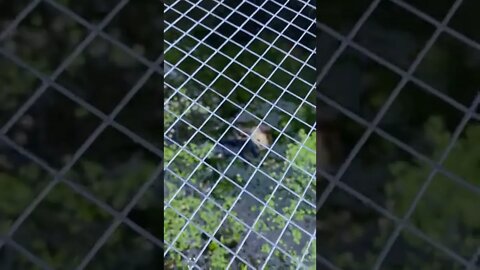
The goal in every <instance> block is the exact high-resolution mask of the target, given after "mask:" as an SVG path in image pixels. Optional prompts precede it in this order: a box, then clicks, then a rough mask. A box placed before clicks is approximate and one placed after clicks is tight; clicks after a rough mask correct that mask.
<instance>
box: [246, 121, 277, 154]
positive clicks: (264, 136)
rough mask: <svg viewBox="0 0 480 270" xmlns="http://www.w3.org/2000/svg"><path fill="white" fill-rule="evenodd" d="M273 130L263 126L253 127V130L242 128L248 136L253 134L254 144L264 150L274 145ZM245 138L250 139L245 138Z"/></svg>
mask: <svg viewBox="0 0 480 270" xmlns="http://www.w3.org/2000/svg"><path fill="white" fill-rule="evenodd" d="M271 130H272V129H271V128H270V127H269V126H267V125H264V124H261V125H260V126H258V127H253V128H242V131H244V132H245V133H247V134H251V139H252V142H253V143H254V144H255V145H256V146H257V147H258V148H259V149H260V150H264V149H266V148H268V147H270V144H271V143H272V134H271ZM243 137H244V138H248V137H245V136H243Z"/></svg>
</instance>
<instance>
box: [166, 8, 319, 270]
mask: <svg viewBox="0 0 480 270" xmlns="http://www.w3.org/2000/svg"><path fill="white" fill-rule="evenodd" d="M289 3H290V4H289ZM291 3H292V2H288V1H287V2H285V1H278V2H276V1H270V2H268V1H267V2H262V3H260V2H258V3H257V2H254V1H242V2H234V1H230V2H229V1H197V2H193V1H170V2H167V3H166V6H165V16H166V20H165V21H166V26H165V35H166V38H165V56H166V61H165V67H166V73H165V86H166V93H167V94H166V95H165V98H166V101H165V107H166V109H165V112H166V114H167V115H168V114H170V117H171V118H172V120H171V121H166V130H165V134H166V136H165V140H166V144H167V145H171V148H169V146H167V148H166V151H167V150H168V151H171V153H169V154H166V164H165V168H166V175H165V181H166V188H167V190H168V191H167V193H166V198H167V200H166V204H165V207H164V211H165V213H168V212H169V210H171V213H172V214H173V215H178V216H181V217H182V218H183V223H184V224H185V225H184V226H183V227H181V228H178V230H177V229H176V228H170V229H171V230H173V231H175V233H172V234H171V237H168V234H167V235H166V238H165V242H166V244H167V245H168V247H167V248H166V250H165V255H166V256H167V260H172V261H174V260H175V258H174V256H169V255H170V254H169V252H170V249H171V248H172V247H174V246H176V245H179V246H183V245H185V242H188V241H189V240H191V238H194V237H195V236H193V235H194V233H193V232H192V230H199V231H200V232H201V234H203V235H204V237H203V238H204V240H202V241H201V243H198V244H196V243H192V244H190V245H188V246H189V249H190V250H189V253H190V256H191V262H190V263H191V264H192V265H194V266H195V265H196V266H199V267H200V268H202V269H204V268H210V267H219V268H222V269H223V268H225V269H230V268H240V269H242V268H243V267H246V268H253V269H257V268H258V269H264V268H265V267H280V268H282V267H289V268H292V267H293V268H302V267H305V265H312V263H314V262H312V261H308V260H306V259H307V258H306V256H305V254H306V253H307V251H308V250H309V248H310V247H311V246H312V245H313V244H314V243H313V240H314V239H315V236H314V230H312V228H313V227H314V225H313V224H314V222H313V221H314V218H313V217H314V211H313V209H314V206H315V204H314V203H315V202H314V200H313V199H312V194H314V187H315V186H314V179H315V177H314V171H315V170H314V166H315V163H314V162H310V164H305V165H310V166H309V167H308V166H307V167H305V165H301V163H300V164H299V163H298V162H295V160H299V159H300V158H299V157H298V156H299V153H300V152H302V151H303V153H304V155H309V156H310V158H311V160H314V159H315V149H314V148H315V147H314V144H313V145H312V144H311V143H310V144H306V141H307V140H309V139H310V140H311V138H314V135H313V133H314V132H315V118H314V117H311V116H314V114H315V105H314V103H315V101H314V99H313V92H314V79H315V77H314V74H315V68H314V66H315V63H314V59H315V47H314V42H315V34H314V32H313V31H314V29H315V25H314V17H313V15H314V14H315V13H314V11H315V9H314V5H312V4H310V3H302V2H296V4H297V5H293V6H292V5H291ZM262 13H263V14H262ZM279 14H284V15H282V16H280V15H279ZM287 16H291V18H289V19H286V18H288V17H287ZM302 20H303V21H302ZM299 21H301V22H299ZM299 23H303V25H304V26H303V28H302V27H301V26H299V25H298V24H299ZM280 25H282V26H283V28H280ZM306 30H309V31H306ZM289 31H290V32H289ZM295 35H296V38H295ZM305 40H310V41H313V42H310V44H308V43H305ZM312 75H313V76H312ZM281 76H284V77H285V78H282V77H281ZM302 88H303V89H302ZM297 89H298V90H297ZM182 102H183V103H184V104H182ZM175 110H176V111H175ZM167 115H166V119H167V118H168V116H167ZM281 115H282V116H283V119H281ZM309 116H310V117H309ZM280 120H283V121H284V122H283V123H281V122H280ZM262 126H268V127H269V129H271V130H272V133H275V136H274V137H275V138H274V139H273V141H271V142H267V141H260V142H259V143H260V144H261V145H260V146H261V147H263V148H266V149H265V150H264V151H263V152H262V153H261V154H260V155H259V156H257V157H249V156H248V155H244V154H243V153H245V152H247V151H248V150H247V149H248V141H250V140H255V139H256V138H253V137H252V136H254V135H255V134H258V133H255V132H247V133H245V127H247V128H261V127H262ZM299 128H303V131H304V133H305V136H304V137H303V138H302V137H299V136H298V135H296V134H295V133H296V132H297V131H295V129H299ZM235 133H240V134H242V135H244V136H247V138H248V139H246V140H241V141H238V142H239V148H240V149H232V148H227V147H225V148H223V146H226V145H225V143H226V142H227V141H228V140H229V138H233V140H234V141H235V140H236V139H234V138H235ZM288 144H290V145H299V146H300V147H299V148H298V149H296V150H294V151H291V154H290V156H287V155H286V154H285V149H282V148H285V146H286V145H288ZM192 145H193V146H195V147H193V148H192ZM197 145H200V146H201V147H204V148H203V150H202V151H199V149H195V148H196V147H197ZM219 147H220V148H223V149H224V151H225V152H226V153H220V154H221V155H222V156H221V158H220V159H219V160H218V159H217V160H215V159H214V158H212V156H214V154H215V150H216V149H219ZM255 147H257V146H255ZM186 154H187V155H188V156H189V157H192V158H194V159H195V163H194V164H192V166H191V167H190V166H187V164H188V162H187V161H186V157H185V155H186ZM278 165H281V166H278ZM275 166H276V167H275ZM272 169H275V170H276V171H273V170H272ZM293 173H296V174H297V175H298V178H299V179H301V181H302V182H301V183H303V185H302V186H294V185H292V184H294V181H295V180H297V179H295V178H293V177H292V176H293ZM175 182H176V183H175ZM170 187H171V188H170ZM261 190H269V191H268V192H267V193H265V192H262V191H261ZM307 193H311V194H310V195H308V194H307ZM190 196H195V197H197V196H198V201H196V202H194V203H193V204H194V205H193V206H192V210H190V211H187V213H188V214H186V213H185V214H184V213H182V211H181V209H179V207H181V206H182V205H183V204H182V203H181V202H184V201H185V200H186V198H190ZM307 196H309V197H307ZM279 198H282V199H283V200H286V201H287V202H288V203H286V204H285V205H284V207H286V208H285V209H281V208H279V207H278V206H277V205H279V201H278V199H279ZM211 207H214V209H215V210H216V211H218V212H219V213H218V214H215V216H216V217H215V218H213V217H208V216H207V215H206V213H209V211H212V210H209V209H211ZM253 209H255V210H253ZM183 212H186V211H185V210H183ZM248 212H253V213H252V214H249V213H248ZM210 213H213V211H212V212H210ZM299 213H301V214H302V215H305V214H306V213H310V214H309V215H310V216H309V217H308V218H307V220H306V222H305V221H303V220H301V219H298V218H296V217H295V216H296V215H297V216H298V215H299ZM169 219H173V217H172V216H170V215H166V216H165V222H166V227H167V231H168V230H169V229H168V228H169V225H170V224H172V223H173V222H172V221H171V220H169ZM217 219H218V220H217ZM269 220H270V221H269ZM273 220H275V221H273ZM208 223H214V224H213V226H212V225H210V224H208ZM170 226H174V225H173V224H172V225H170ZM227 226H228V227H227ZM270 226H271V228H272V229H270V228H269V227H270ZM192 227H195V229H193V228H192ZM230 227H233V228H235V230H238V233H237V232H235V233H233V237H232V236H228V233H229V232H228V230H230ZM292 234H298V236H299V237H300V238H299V239H298V240H297V241H298V243H297V244H296V246H297V247H295V246H294V245H291V244H293V243H294V242H292V240H289V238H291V237H292ZM228 237H231V239H228ZM225 238H227V239H225ZM288 242H290V245H289V244H286V243H288ZM217 246H218V247H219V249H223V251H222V260H225V261H224V263H223V264H220V263H222V261H221V260H220V259H218V257H216V256H217V254H216V252H220V251H218V250H216V249H215V248H214V247H217ZM223 253H225V255H223ZM310 257H311V256H310ZM217 260H219V261H217ZM176 264H177V265H178V264H181V263H178V262H177V263H176Z"/></svg>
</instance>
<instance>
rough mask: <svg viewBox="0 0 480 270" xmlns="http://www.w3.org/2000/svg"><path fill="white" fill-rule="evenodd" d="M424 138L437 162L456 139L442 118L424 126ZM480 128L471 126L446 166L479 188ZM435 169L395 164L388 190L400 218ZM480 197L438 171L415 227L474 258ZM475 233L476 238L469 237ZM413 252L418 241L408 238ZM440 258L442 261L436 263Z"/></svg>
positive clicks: (416, 214)
mask: <svg viewBox="0 0 480 270" xmlns="http://www.w3.org/2000/svg"><path fill="white" fill-rule="evenodd" d="M425 134H426V136H427V138H428V139H429V141H430V142H431V144H432V149H433V152H434V156H435V157H436V158H437V159H438V158H439V157H440V155H441V154H442V152H443V151H445V148H446V146H447V144H448V142H449V140H450V139H451V134H450V133H449V132H448V131H447V130H446V128H445V126H444V124H443V121H442V119H441V118H438V117H432V118H431V119H430V120H429V121H428V122H427V124H426V125H425ZM479 141H480V125H478V124H477V125H470V126H468V127H467V128H466V130H465V131H464V136H463V137H462V138H460V139H459V140H458V142H457V143H456V145H455V147H454V148H453V150H452V151H451V152H450V154H449V156H448V158H447V160H446V161H445V162H444V164H443V167H444V168H446V169H448V170H450V171H451V172H453V173H455V174H458V175H460V176H462V177H463V178H464V179H466V180H467V181H476V182H470V183H471V184H474V185H478V181H477V180H478V176H479V175H480V166H479V164H480V144H479V143H478V142H479ZM432 169H433V168H432V167H430V166H428V165H426V164H423V163H419V162H410V163H407V162H403V161H402V162H396V163H394V164H392V165H391V166H390V170H391V172H392V175H393V176H394V177H395V178H394V181H393V182H391V183H388V184H387V185H386V194H387V198H389V205H390V206H391V208H392V210H393V211H395V212H397V213H405V212H406V211H407V209H408V208H409V207H410V205H411V204H412V201H413V198H414V197H415V195H416V194H417V192H418V190H419V189H420V186H421V185H422V184H423V183H424V182H425V181H426V180H427V177H428V176H429V174H430V172H431V171H432ZM477 213H478V195H476V194H474V193H473V192H472V191H470V190H468V188H465V187H462V186H460V185H459V184H457V183H455V182H454V181H453V180H452V179H449V178H448V177H446V176H444V175H443V174H441V173H439V172H437V173H436V175H435V176H434V177H433V179H432V182H431V184H430V185H429V187H428V189H427V191H426V192H425V194H424V195H423V197H422V199H421V200H420V202H419V204H418V205H417V207H416V209H415V211H414V214H413V215H412V218H411V222H412V223H413V224H415V226H417V227H418V228H419V229H420V230H422V231H423V232H425V233H427V235H429V236H431V237H433V238H434V239H436V240H438V241H440V242H443V243H445V244H447V245H449V246H453V247H456V248H459V249H460V250H459V251H460V252H465V253H466V254H469V253H472V252H473V250H475V249H476V247H477V246H478V241H480V238H479V236H478V234H474V233H473V232H475V231H478V230H479V229H480V216H479V215H478V214H477ZM469 232H472V233H469ZM406 238H407V239H408V243H409V244H410V245H411V246H412V247H418V245H419V244H418V241H415V239H414V238H413V237H406ZM437 259H438V258H437Z"/></svg>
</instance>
